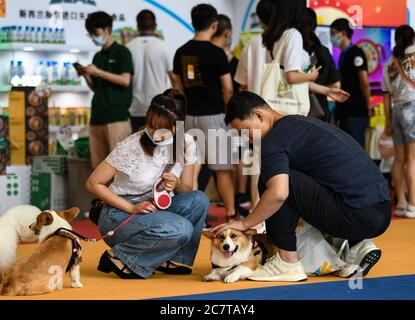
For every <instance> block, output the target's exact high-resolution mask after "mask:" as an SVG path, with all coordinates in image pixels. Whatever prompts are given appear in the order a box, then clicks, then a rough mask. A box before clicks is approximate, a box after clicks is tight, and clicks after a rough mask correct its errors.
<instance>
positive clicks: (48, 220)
mask: <svg viewBox="0 0 415 320" xmlns="http://www.w3.org/2000/svg"><path fill="white" fill-rule="evenodd" d="M52 223H53V216H52V214H51V213H50V212H48V211H43V212H41V213H39V215H38V216H37V218H36V226H37V227H43V226H48V225H51V224H52Z"/></svg>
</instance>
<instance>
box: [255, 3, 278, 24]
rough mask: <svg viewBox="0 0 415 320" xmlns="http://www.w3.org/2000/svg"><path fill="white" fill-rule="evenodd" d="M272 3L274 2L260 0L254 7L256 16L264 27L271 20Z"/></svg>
mask: <svg viewBox="0 0 415 320" xmlns="http://www.w3.org/2000/svg"><path fill="white" fill-rule="evenodd" d="M274 3H275V0H261V1H259V2H258V5H257V7H256V15H257V16H258V18H259V20H261V21H262V23H264V24H265V25H268V24H269V22H270V20H271V15H272V8H273V6H274Z"/></svg>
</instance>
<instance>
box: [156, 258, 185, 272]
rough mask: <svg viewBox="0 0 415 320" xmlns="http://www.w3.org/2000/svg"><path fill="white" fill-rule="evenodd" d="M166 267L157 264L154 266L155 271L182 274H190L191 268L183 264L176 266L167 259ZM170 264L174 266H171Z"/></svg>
mask: <svg viewBox="0 0 415 320" xmlns="http://www.w3.org/2000/svg"><path fill="white" fill-rule="evenodd" d="M166 263H167V267H162V266H159V267H157V268H156V270H157V271H160V272H163V273H166V274H176V275H182V274H183V275H184V274H191V273H192V269H190V268H188V267H184V266H176V265H175V264H174V263H173V262H171V261H167V262H166ZM171 266H174V267H172V268H171Z"/></svg>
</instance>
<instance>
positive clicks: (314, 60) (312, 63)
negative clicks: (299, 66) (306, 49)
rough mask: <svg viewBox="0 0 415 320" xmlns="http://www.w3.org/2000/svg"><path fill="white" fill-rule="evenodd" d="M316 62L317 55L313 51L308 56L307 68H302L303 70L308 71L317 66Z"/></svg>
mask: <svg viewBox="0 0 415 320" xmlns="http://www.w3.org/2000/svg"><path fill="white" fill-rule="evenodd" d="M317 63H318V59H317V56H316V55H315V53H314V52H313V54H312V55H311V56H310V65H309V66H308V67H307V68H305V69H304V72H305V73H308V72H310V71H311V70H313V68H314V67H316V66H317Z"/></svg>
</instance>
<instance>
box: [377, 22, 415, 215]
mask: <svg viewBox="0 0 415 320" xmlns="http://www.w3.org/2000/svg"><path fill="white" fill-rule="evenodd" d="M414 38H415V32H414V30H413V29H412V28H411V27H410V26H407V25H405V26H401V27H399V28H398V29H397V30H396V33H395V42H396V46H395V48H394V49H393V57H392V58H391V59H390V60H389V62H388V63H387V65H386V66H385V67H384V71H383V85H382V91H383V95H384V100H385V113H386V130H385V131H386V134H388V135H389V136H390V135H392V136H393V142H394V146H395V161H394V164H393V169H392V177H393V184H394V187H395V191H396V195H397V198H398V203H397V210H396V211H395V214H396V215H398V216H405V217H408V218H415V128H414V125H415V121H414V119H415V45H414ZM392 103H393V111H392ZM405 181H406V183H407V186H408V196H409V199H408V200H409V203H408V201H407V199H406V196H405V189H404V186H405Z"/></svg>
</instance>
